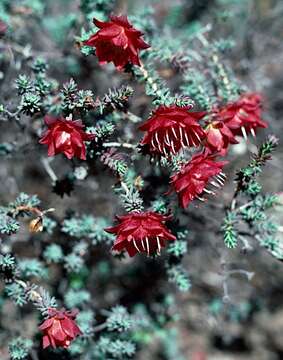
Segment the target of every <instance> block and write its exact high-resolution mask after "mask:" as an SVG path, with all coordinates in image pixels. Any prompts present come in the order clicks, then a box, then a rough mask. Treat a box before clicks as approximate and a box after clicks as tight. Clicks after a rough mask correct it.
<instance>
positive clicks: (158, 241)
mask: <svg viewBox="0 0 283 360" xmlns="http://www.w3.org/2000/svg"><path fill="white" fill-rule="evenodd" d="M156 239H157V248H158V253H159V254H160V251H161V244H160V239H159V237H158V236H156Z"/></svg>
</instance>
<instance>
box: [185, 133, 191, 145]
mask: <svg viewBox="0 0 283 360" xmlns="http://www.w3.org/2000/svg"><path fill="white" fill-rule="evenodd" d="M185 139H186V142H187V144H188V146H191V144H190V142H189V138H188V135H187V133H186V132H185Z"/></svg>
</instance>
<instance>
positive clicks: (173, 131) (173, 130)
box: [172, 127, 178, 140]
mask: <svg viewBox="0 0 283 360" xmlns="http://www.w3.org/2000/svg"><path fill="white" fill-rule="evenodd" d="M172 133H173V135H174V136H175V139H176V140H178V136H177V134H176V131H175V129H174V128H173V127H172Z"/></svg>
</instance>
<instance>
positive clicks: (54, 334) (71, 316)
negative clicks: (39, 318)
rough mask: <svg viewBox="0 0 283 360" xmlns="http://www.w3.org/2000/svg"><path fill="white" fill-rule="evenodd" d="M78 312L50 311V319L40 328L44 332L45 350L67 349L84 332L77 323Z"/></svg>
mask: <svg viewBox="0 0 283 360" xmlns="http://www.w3.org/2000/svg"><path fill="white" fill-rule="evenodd" d="M76 315H77V312H76V311H75V310H73V311H65V309H62V310H57V309H49V312H48V318H47V319H46V320H45V321H44V322H43V323H42V324H41V325H40V326H39V329H40V330H41V331H42V332H43V349H45V348H47V347H48V346H52V347H53V348H56V347H63V348H67V347H68V346H69V345H70V343H71V341H73V340H74V339H75V338H76V337H77V336H78V335H81V334H82V332H81V330H80V328H79V327H78V326H77V324H76V322H75V318H76Z"/></svg>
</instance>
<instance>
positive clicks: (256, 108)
mask: <svg viewBox="0 0 283 360" xmlns="http://www.w3.org/2000/svg"><path fill="white" fill-rule="evenodd" d="M216 116H217V118H218V119H219V120H222V121H223V122H224V123H225V124H226V126H227V127H228V128H229V129H230V130H231V131H232V133H233V134H234V135H243V136H244V137H245V138H247V135H248V134H249V133H251V134H252V135H253V136H255V133H256V130H257V128H259V127H261V128H266V127H267V123H266V122H265V121H263V120H262V96H261V95H260V94H258V93H245V94H243V95H242V96H241V97H240V98H239V99H238V100H237V101H235V102H233V103H230V104H227V105H226V106H224V107H222V108H220V109H218V111H217V113H216Z"/></svg>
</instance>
